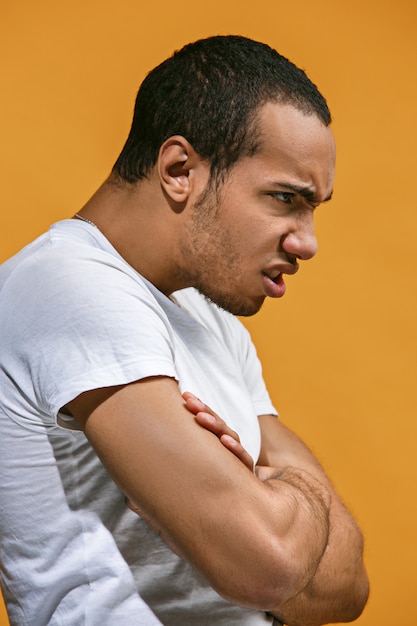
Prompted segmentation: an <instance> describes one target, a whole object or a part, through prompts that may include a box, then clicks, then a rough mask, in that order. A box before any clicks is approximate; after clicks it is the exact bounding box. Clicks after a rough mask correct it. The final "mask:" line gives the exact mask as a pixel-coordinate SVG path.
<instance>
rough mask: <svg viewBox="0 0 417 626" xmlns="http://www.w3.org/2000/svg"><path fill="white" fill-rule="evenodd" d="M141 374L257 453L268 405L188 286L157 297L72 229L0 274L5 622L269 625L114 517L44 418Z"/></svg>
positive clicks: (254, 370)
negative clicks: (193, 400)
mask: <svg viewBox="0 0 417 626" xmlns="http://www.w3.org/2000/svg"><path fill="white" fill-rule="evenodd" d="M154 375H166V376H170V377H173V378H175V379H176V380H177V381H178V383H179V387H180V389H181V390H182V391H185V390H188V391H191V392H193V393H194V394H196V395H197V396H199V397H201V398H202V399H203V400H204V401H205V402H206V403H207V404H208V405H210V406H211V407H212V408H213V409H214V410H215V411H216V412H217V413H219V415H221V416H222V417H223V418H224V419H225V420H226V422H227V423H228V424H229V426H231V427H232V428H233V429H234V430H236V431H237V432H238V433H239V435H240V438H241V441H242V443H243V445H244V447H245V448H246V449H247V450H248V452H249V453H250V454H251V455H252V457H253V458H254V459H255V460H256V459H257V458H258V455H259V449H260V433H259V425H258V420H257V416H258V415H261V414H268V413H276V411H275V409H274V407H273V406H272V404H271V401H270V399H269V396H268V393H267V391H266V389H265V385H264V383H263V380H262V374H261V367H260V364H259V361H258V359H257V357H256V353H255V349H254V347H253V345H252V343H251V341H250V338H249V335H248V333H247V331H246V330H245V329H244V327H243V326H242V325H241V324H240V322H239V321H238V320H237V319H236V318H235V317H234V316H232V315H230V314H229V313H226V312H224V311H222V310H221V309H219V308H218V307H216V306H215V305H213V304H210V303H208V302H207V301H206V300H205V299H204V298H203V297H202V296H201V295H200V294H199V293H197V292H196V291H195V290H193V289H187V290H183V291H181V292H176V293H175V294H174V297H173V298H172V299H170V298H167V297H166V296H164V295H163V294H162V293H161V292H159V291H158V290H157V289H156V288H155V287H154V286H153V285H151V284H150V283H149V282H148V281H146V280H145V279H144V278H143V277H142V276H140V275H139V274H138V273H137V272H136V271H135V270H133V268H131V267H130V266H129V265H128V264H127V263H126V262H125V261H124V260H123V259H122V257H120V255H118V253H117V252H116V251H115V249H114V248H113V247H112V246H111V244H110V243H109V242H108V241H107V239H106V238H105V237H104V236H103V235H102V234H101V233H100V231H99V230H98V229H96V228H94V227H92V226H90V225H87V224H85V223H84V222H80V221H76V220H64V221H62V222H58V223H57V224H55V225H53V226H52V227H51V229H50V230H49V231H48V233H46V234H44V235H42V236H41V237H40V238H38V239H37V240H36V241H34V242H33V243H32V244H30V245H29V246H27V247H26V248H24V249H23V250H22V251H21V252H20V253H19V254H18V255H16V256H15V257H12V259H10V260H9V261H7V262H6V263H4V264H3V265H2V266H0V447H1V453H0V476H1V482H0V563H1V582H2V588H3V593H4V596H5V599H6V603H7V606H8V612H9V619H10V621H11V624H12V625H18V626H29V625H30V626H43V625H46V624H52V625H54V626H55V625H56V626H58V625H59V626H63V625H68V626H78V625H80V626H81V625H82V626H87V625H88V626H96V625H100V626H102V625H108V626H135V625H142V624H143V625H146V626H153V625H154V624H159V623H163V624H166V625H167V626H187V625H188V624H189V625H194V624H195V625H196V626H197V625H198V626H204V625H207V626H209V625H213V626H214V625H216V626H218V625H222V626H238V625H239V626H243V625H250V626H257V625H261V624H265V623H271V621H272V620H271V619H270V618H269V617H267V616H266V615H265V613H263V612H262V611H253V610H250V609H246V608H241V607H238V606H235V605H232V604H230V603H229V602H227V601H226V600H224V599H223V598H221V597H220V596H219V595H218V594H217V593H216V592H215V591H213V590H212V589H211V588H210V586H209V585H208V584H207V582H206V581H205V580H204V579H203V577H202V576H201V575H200V574H199V573H198V572H196V571H195V570H194V569H193V568H192V567H191V566H190V565H189V564H188V563H187V562H185V561H183V560H182V559H179V558H178V557H177V556H175V555H174V554H173V553H172V552H171V551H170V550H169V549H168V548H167V547H166V546H165V544H164V543H163V542H162V541H161V540H160V538H159V537H158V536H156V535H155V533H153V531H151V530H150V529H149V528H148V526H147V525H146V524H145V523H144V522H143V521H142V520H141V519H140V518H138V517H137V516H136V515H135V514H134V513H132V512H131V511H129V510H128V509H126V507H125V504H124V496H123V494H122V493H121V492H120V490H119V489H118V488H117V487H116V486H115V484H114V483H113V481H112V480H111V479H110V477H109V476H108V474H107V473H106V471H105V469H104V468H103V466H102V464H101V463H100V461H99V460H98V459H97V457H96V455H95V452H94V450H93V449H92V448H91V446H90V444H89V443H88V441H87V440H86V438H85V436H84V434H83V433H82V432H81V431H79V430H78V429H77V426H76V424H75V423H74V422H73V421H72V420H71V418H68V417H67V416H65V415H63V414H61V413H59V409H60V408H61V407H62V406H63V405H65V404H66V403H67V402H69V401H70V400H72V399H73V398H75V397H76V396H77V395H79V394H80V393H82V392H83V391H87V390H89V389H95V388H99V387H106V386H112V385H120V384H125V383H129V382H133V381H135V380H139V379H141V378H144V377H148V376H154ZM149 607H151V608H149ZM151 609H152V610H151ZM155 615H156V616H157V617H158V619H157V617H155ZM159 620H160V621H159Z"/></svg>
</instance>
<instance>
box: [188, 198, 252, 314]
mask: <svg viewBox="0 0 417 626" xmlns="http://www.w3.org/2000/svg"><path fill="white" fill-rule="evenodd" d="M193 211H194V213H193V217H192V222H191V225H190V228H189V230H188V231H187V233H186V235H185V236H184V238H183V239H182V241H181V242H180V250H181V255H182V259H183V263H182V265H181V266H178V272H179V274H180V275H181V276H182V278H183V279H184V280H185V282H186V283H187V284H188V285H190V286H192V287H194V288H195V289H197V291H199V292H200V293H201V294H202V295H203V296H204V297H205V298H206V300H208V301H209V302H212V303H214V304H216V305H217V306H218V307H220V308H221V309H224V310H225V311H228V312H229V313H232V314H233V315H239V316H242V317H249V316H251V315H254V314H255V313H257V312H258V311H259V309H260V308H261V306H262V304H263V300H264V299H263V298H262V299H259V301H257V302H255V301H253V300H250V299H249V298H244V297H243V296H242V295H241V294H240V293H239V288H238V286H237V285H236V283H233V276H239V273H240V270H241V263H240V260H239V255H238V253H237V252H236V249H235V245H234V242H233V240H232V237H231V233H228V232H226V231H225V229H224V228H223V227H222V225H221V222H220V219H219V214H220V211H221V197H220V193H219V192H218V191H216V192H215V191H210V190H209V189H206V190H205V191H204V192H203V193H202V194H201V196H200V198H199V199H198V200H197V202H196V203H195V205H194V207H193ZM235 286H236V290H235V289H234V287H235Z"/></svg>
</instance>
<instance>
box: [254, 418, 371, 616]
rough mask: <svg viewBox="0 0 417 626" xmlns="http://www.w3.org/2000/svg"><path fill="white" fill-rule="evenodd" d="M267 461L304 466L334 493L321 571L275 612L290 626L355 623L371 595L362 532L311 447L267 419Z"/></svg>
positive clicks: (265, 443)
mask: <svg viewBox="0 0 417 626" xmlns="http://www.w3.org/2000/svg"><path fill="white" fill-rule="evenodd" d="M262 426H263V432H264V440H263V443H264V448H263V455H262V462H264V463H265V462H268V463H278V462H281V463H282V464H284V465H286V464H288V465H291V466H294V465H295V466H296V467H300V468H301V467H302V468H303V469H305V470H306V471H308V472H311V474H312V475H314V476H315V478H316V479H317V480H318V481H319V482H320V483H321V484H323V485H324V486H326V488H327V489H328V491H329V493H330V494H331V506H330V533H329V540H328V544H327V546H326V550H325V552H324V554H323V557H322V559H321V561H320V564H319V567H318V568H317V571H316V572H315V575H314V576H313V577H312V579H311V580H310V582H309V583H308V584H307V586H306V587H305V588H304V589H303V590H302V591H301V592H300V593H298V594H297V595H296V596H294V597H293V598H291V599H290V600H288V601H287V602H286V603H285V604H281V605H280V606H279V607H277V608H276V610H274V611H273V612H272V613H273V614H274V615H276V617H277V618H278V619H280V620H281V621H282V622H284V623H285V624H287V625H288V626H317V625H319V624H320V625H321V624H328V623H332V622H342V621H352V620H353V619H356V617H358V615H360V613H361V612H362V610H363V608H364V606H365V603H366V600H367V597H368V593H369V585H368V579H367V575H366V572H365V568H364V565H363V539H362V534H361V532H360V529H359V528H358V526H357V524H356V522H355V521H354V519H353V518H352V516H351V515H350V513H349V511H348V510H347V509H346V507H345V506H344V505H343V503H342V501H341V499H340V497H339V496H338V494H337V493H336V491H335V490H334V487H333V486H332V484H331V483H330V481H329V480H328V478H327V476H326V475H325V473H324V471H323V469H322V468H321V467H320V465H319V464H318V462H317V461H316V459H315V458H314V457H313V455H312V454H311V452H310V451H309V450H308V448H306V446H305V445H304V444H303V443H302V442H301V441H300V440H299V439H298V437H296V435H294V433H291V431H289V430H288V429H286V428H285V426H283V425H282V424H280V423H279V422H278V421H277V420H276V419H275V418H270V417H269V416H268V417H267V416H266V417H264V418H262Z"/></svg>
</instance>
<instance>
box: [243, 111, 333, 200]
mask: <svg viewBox="0 0 417 626" xmlns="http://www.w3.org/2000/svg"><path fill="white" fill-rule="evenodd" d="M255 128H256V131H255V132H256V133H257V136H258V137H259V147H258V150H257V152H256V153H255V154H254V155H253V156H252V157H248V159H246V161H247V165H249V161H250V160H252V165H253V167H254V168H257V169H258V174H259V170H262V172H263V175H264V176H266V177H272V179H277V182H280V180H281V179H282V178H283V177H284V178H285V179H286V180H285V181H281V182H287V183H289V182H290V183H292V184H301V185H303V186H309V187H311V188H312V189H314V190H316V191H317V194H318V195H320V197H321V196H323V198H322V199H324V198H325V197H327V196H328V195H330V193H331V191H332V187H333V178H334V167H335V156H336V149H335V143H334V139H333V134H332V131H331V129H330V127H329V126H325V124H324V123H323V122H322V121H321V119H320V118H319V117H318V116H317V115H315V114H311V115H306V114H305V113H303V112H302V111H300V110H299V109H296V108H295V107H294V106H291V105H286V104H277V103H268V104H265V105H264V106H263V107H261V109H260V110H259V112H258V115H257V118H256V122H255Z"/></svg>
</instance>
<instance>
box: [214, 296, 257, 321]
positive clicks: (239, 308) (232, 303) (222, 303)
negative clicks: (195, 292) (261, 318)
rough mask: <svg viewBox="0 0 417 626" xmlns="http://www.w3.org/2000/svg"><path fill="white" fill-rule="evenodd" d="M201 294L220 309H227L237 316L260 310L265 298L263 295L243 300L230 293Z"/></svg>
mask: <svg viewBox="0 0 417 626" xmlns="http://www.w3.org/2000/svg"><path fill="white" fill-rule="evenodd" d="M203 295H204V296H205V297H206V298H207V300H210V302H213V303H214V304H216V305H217V306H218V307H220V308H221V309H224V310H225V311H228V312H229V313H231V314H232V315H238V316H239V317H251V315H255V313H257V312H258V311H259V310H260V308H261V307H262V305H263V303H264V300H265V296H263V297H259V298H256V299H253V300H252V299H250V298H248V299H247V300H244V299H243V298H238V297H236V296H234V295H232V294H216V295H213V294H211V295H208V294H203Z"/></svg>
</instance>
